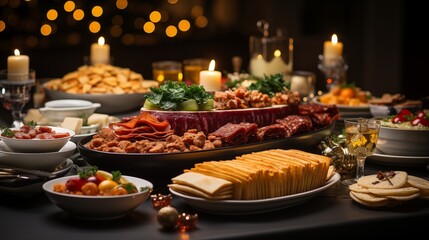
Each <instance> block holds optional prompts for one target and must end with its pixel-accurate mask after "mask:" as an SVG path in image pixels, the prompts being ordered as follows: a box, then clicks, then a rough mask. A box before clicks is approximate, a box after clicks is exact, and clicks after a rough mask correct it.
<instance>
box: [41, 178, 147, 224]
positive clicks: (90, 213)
mask: <svg viewBox="0 0 429 240" xmlns="http://www.w3.org/2000/svg"><path fill="white" fill-rule="evenodd" d="M76 177H77V175H73V176H66V177H62V178H57V179H53V180H50V181H48V182H46V183H44V184H43V186H42V187H43V190H44V191H45V193H46V195H47V196H48V198H49V199H50V200H51V201H52V202H53V203H55V204H56V205H57V206H58V207H59V208H61V209H62V210H64V211H65V212H67V213H69V214H70V215H72V216H74V217H78V218H83V219H100V220H101V219H104V220H107V219H114V218H119V217H122V216H124V215H126V214H128V213H130V212H131V211H133V210H134V209H136V208H137V207H138V206H139V205H140V204H142V203H143V202H145V201H146V199H147V198H148V197H149V195H150V193H151V190H152V189H153V184H152V183H151V182H149V181H147V180H144V179H141V178H136V177H131V176H125V175H123V177H124V178H126V179H127V180H128V181H129V182H131V183H133V184H134V185H136V187H137V189H138V190H139V192H138V193H132V194H126V195H118V196H85V195H76V194H69V193H59V192H54V191H53V187H54V185H55V184H57V183H66V182H67V180H68V179H70V178H76ZM142 187H144V188H148V189H149V190H147V191H144V192H140V188H142Z"/></svg>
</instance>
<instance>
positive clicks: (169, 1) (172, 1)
mask: <svg viewBox="0 0 429 240" xmlns="http://www.w3.org/2000/svg"><path fill="white" fill-rule="evenodd" d="M167 2H168V3H169V4H176V3H178V2H179V0H167Z"/></svg>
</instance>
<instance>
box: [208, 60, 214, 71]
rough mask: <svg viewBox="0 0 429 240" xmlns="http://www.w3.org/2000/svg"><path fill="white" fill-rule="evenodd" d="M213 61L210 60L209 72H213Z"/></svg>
mask: <svg viewBox="0 0 429 240" xmlns="http://www.w3.org/2000/svg"><path fill="white" fill-rule="evenodd" d="M215 64H216V63H215V60H211V61H210V65H209V71H214V69H215Z"/></svg>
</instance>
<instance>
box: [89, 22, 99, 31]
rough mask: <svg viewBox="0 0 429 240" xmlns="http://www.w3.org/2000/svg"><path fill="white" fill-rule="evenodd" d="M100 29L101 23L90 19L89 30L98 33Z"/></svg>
mask: <svg viewBox="0 0 429 240" xmlns="http://www.w3.org/2000/svg"><path fill="white" fill-rule="evenodd" d="M100 29H101V25H100V23H99V22H97V21H92V22H91V23H90V24H89V31H90V32H92V33H98V32H99V31H100Z"/></svg>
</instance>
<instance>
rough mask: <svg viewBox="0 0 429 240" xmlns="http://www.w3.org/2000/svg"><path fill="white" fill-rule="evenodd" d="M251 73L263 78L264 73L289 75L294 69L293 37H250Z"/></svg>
mask: <svg viewBox="0 0 429 240" xmlns="http://www.w3.org/2000/svg"><path fill="white" fill-rule="evenodd" d="M249 46H250V63H249V72H250V74H251V75H253V76H255V77H258V78H263V77H264V75H267V76H269V75H273V74H277V73H283V74H284V75H289V74H290V73H291V72H292V69H293V39H292V38H287V37H285V36H272V37H269V36H263V37H260V36H251V37H250V43H249Z"/></svg>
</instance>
